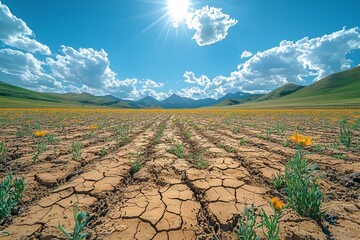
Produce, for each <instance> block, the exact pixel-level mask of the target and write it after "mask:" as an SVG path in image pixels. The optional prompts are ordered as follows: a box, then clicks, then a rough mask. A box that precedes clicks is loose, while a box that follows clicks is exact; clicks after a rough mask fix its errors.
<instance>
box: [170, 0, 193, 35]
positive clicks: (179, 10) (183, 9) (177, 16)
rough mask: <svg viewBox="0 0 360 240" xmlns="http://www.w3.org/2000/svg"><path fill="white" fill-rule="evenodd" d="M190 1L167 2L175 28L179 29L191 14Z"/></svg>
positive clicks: (171, 0) (175, 0)
mask: <svg viewBox="0 0 360 240" xmlns="http://www.w3.org/2000/svg"><path fill="white" fill-rule="evenodd" d="M189 6H190V1H189V0H167V8H168V14H169V16H170V18H171V22H172V24H173V26H174V27H175V28H177V27H179V25H180V23H181V22H182V21H184V19H185V18H186V16H187V14H188V12H189Z"/></svg>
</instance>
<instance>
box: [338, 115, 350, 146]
mask: <svg viewBox="0 0 360 240" xmlns="http://www.w3.org/2000/svg"><path fill="white" fill-rule="evenodd" d="M348 121H349V118H348V117H344V119H343V120H342V121H341V122H340V142H341V143H342V144H343V145H344V146H345V147H346V148H350V147H351V142H352V132H351V126H350V124H349V123H348Z"/></svg>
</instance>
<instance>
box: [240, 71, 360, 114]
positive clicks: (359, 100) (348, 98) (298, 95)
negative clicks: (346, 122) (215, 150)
mask: <svg viewBox="0 0 360 240" xmlns="http://www.w3.org/2000/svg"><path fill="white" fill-rule="evenodd" d="M354 106H355V107H359V106H360V66H358V67H355V68H353V69H350V70H346V71H343V72H339V73H335V74H332V75H330V76H328V77H326V78H323V79H321V80H319V81H317V82H315V83H313V84H311V85H310V86H307V87H304V88H302V89H300V90H298V91H296V92H294V93H292V94H289V95H287V96H284V97H280V98H276V99H272V100H268V101H263V102H251V103H245V104H239V105H235V106H233V107H238V108H268V107H354Z"/></svg>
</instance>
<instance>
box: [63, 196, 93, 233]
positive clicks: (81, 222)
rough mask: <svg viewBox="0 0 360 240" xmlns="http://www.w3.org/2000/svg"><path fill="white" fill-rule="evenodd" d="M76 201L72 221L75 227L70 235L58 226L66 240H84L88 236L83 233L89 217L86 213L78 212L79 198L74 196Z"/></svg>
mask: <svg viewBox="0 0 360 240" xmlns="http://www.w3.org/2000/svg"><path fill="white" fill-rule="evenodd" d="M76 198H77V201H76V203H75V204H74V221H75V226H74V229H73V231H72V233H69V232H68V231H66V230H65V229H64V227H63V226H62V225H61V224H59V229H60V231H61V232H62V233H63V234H64V235H65V237H66V239H68V240H82V239H86V237H87V236H88V235H89V234H88V233H87V232H86V231H84V229H85V227H86V225H87V224H88V223H89V222H90V220H91V218H92V217H91V216H90V214H89V213H88V212H79V197H78V196H77V195H76Z"/></svg>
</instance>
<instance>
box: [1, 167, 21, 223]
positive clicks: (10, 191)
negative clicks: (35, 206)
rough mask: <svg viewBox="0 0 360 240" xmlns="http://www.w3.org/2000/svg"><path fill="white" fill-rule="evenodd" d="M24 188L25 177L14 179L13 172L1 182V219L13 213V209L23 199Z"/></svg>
mask: <svg viewBox="0 0 360 240" xmlns="http://www.w3.org/2000/svg"><path fill="white" fill-rule="evenodd" d="M24 189H25V182H24V179H23V178H22V179H18V178H15V179H13V175H12V174H11V173H9V174H8V175H7V176H6V178H5V179H3V180H2V181H1V182H0V221H2V220H3V219H4V218H6V217H8V216H10V215H11V211H12V210H13V209H14V208H15V206H16V205H17V204H18V203H19V201H20V200H21V198H22V196H23V192H24Z"/></svg>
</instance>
